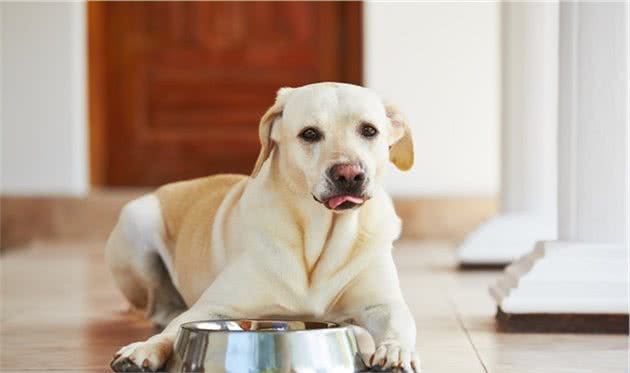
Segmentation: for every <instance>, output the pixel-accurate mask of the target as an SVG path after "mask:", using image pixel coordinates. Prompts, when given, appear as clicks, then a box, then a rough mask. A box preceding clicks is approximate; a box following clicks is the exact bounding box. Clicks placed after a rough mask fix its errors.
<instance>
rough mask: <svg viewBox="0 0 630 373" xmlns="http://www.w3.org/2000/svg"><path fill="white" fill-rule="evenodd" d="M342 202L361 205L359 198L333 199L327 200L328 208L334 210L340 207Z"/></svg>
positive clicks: (361, 200)
mask: <svg viewBox="0 0 630 373" xmlns="http://www.w3.org/2000/svg"><path fill="white" fill-rule="evenodd" d="M344 202H352V203H356V204H359V203H363V199H362V198H360V197H355V196H339V197H333V198H331V199H329V200H328V207H330V208H331V209H335V208H337V206H339V205H341V204H342V203H344Z"/></svg>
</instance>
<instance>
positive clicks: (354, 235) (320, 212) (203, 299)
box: [106, 83, 420, 372]
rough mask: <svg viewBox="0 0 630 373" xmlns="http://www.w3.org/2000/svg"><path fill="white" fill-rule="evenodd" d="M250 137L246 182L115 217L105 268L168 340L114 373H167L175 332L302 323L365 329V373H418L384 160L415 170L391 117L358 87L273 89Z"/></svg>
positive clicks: (224, 180)
mask: <svg viewBox="0 0 630 373" xmlns="http://www.w3.org/2000/svg"><path fill="white" fill-rule="evenodd" d="M259 134H260V142H261V144H262V149H261V151H260V155H259V157H258V160H257V162H256V165H255V167H254V170H253V172H252V174H251V176H249V177H248V176H244V175H217V176H210V177H206V178H201V179H196V180H190V181H183V182H178V183H173V184H168V185H166V186H163V187H161V188H159V189H158V190H157V191H155V192H154V193H151V194H148V195H146V196H143V197H141V198H139V199H136V200H134V201H132V202H130V203H129V204H128V205H126V206H125V207H124V209H123V210H122V212H121V215H120V218H119V221H118V223H117V225H116V227H115V228H114V230H113V232H112V233H111V235H110V238H109V241H108V243H107V248H106V258H107V262H108V265H109V267H110V269H111V271H112V273H113V275H114V278H115V281H116V283H117V285H118V287H119V288H120V290H121V291H122V292H123V293H124V295H125V296H126V297H127V299H128V300H129V302H130V303H131V304H132V305H133V306H134V307H136V308H138V309H144V310H145V311H146V313H147V315H148V317H149V318H150V319H151V320H153V322H155V323H156V324H158V325H161V326H165V328H164V329H163V331H162V332H161V333H159V334H157V335H155V336H153V337H151V338H149V339H148V340H146V341H143V342H136V343H132V344H130V345H128V346H126V347H123V348H122V349H120V350H119V351H118V352H117V353H116V354H115V356H114V360H113V361H112V368H113V369H114V370H118V371H131V370H139V369H142V370H146V371H155V370H158V369H160V368H163V366H164V364H165V362H166V361H167V359H168V358H169V355H170V354H171V352H172V350H173V341H174V339H175V335H176V333H177V331H178V328H179V326H180V325H181V324H182V323H184V322H188V321H194V320H202V319H225V318H254V317H256V318H262V317H305V318H310V319H313V318H314V319H323V320H332V321H350V322H352V323H353V324H355V325H358V326H361V327H363V328H365V329H367V331H368V332H369V333H370V334H371V336H372V338H373V340H374V342H375V346H376V350H375V352H374V354H373V355H372V357H371V359H370V362H369V364H371V365H373V366H375V367H376V368H386V369H387V368H392V367H400V368H402V369H404V370H405V371H408V372H413V371H419V368H420V366H419V360H418V357H417V355H416V353H415V338H416V327H415V323H414V320H413V318H412V316H411V314H410V312H409V309H408V307H407V305H406V303H405V301H404V299H403V297H402V294H401V291H400V287H399V283H398V276H397V273H396V267H395V266H394V262H393V260H392V252H391V251H392V243H393V241H395V240H396V239H397V238H398V236H399V234H400V226H401V224H400V219H399V218H398V216H397V215H396V212H395V211H394V208H393V205H392V202H391V199H390V198H389V196H388V195H387V194H386V193H385V191H384V190H383V187H382V181H383V178H384V173H385V170H386V166H387V162H388V161H391V162H393V163H394V164H395V165H396V166H397V167H398V168H399V169H402V170H407V169H409V168H410V167H411V166H412V163H413V143H412V139H411V133H410V131H409V128H408V126H407V124H406V122H405V121H404V120H403V118H402V116H401V114H400V113H399V112H398V111H397V110H396V109H395V108H394V107H393V106H389V105H385V104H384V103H383V102H382V101H381V99H380V98H379V97H378V96H377V95H376V94H375V93H373V92H372V91H370V90H368V89H366V88H363V87H359V86H355V85H350V84H341V83H317V84H311V85H307V86H303V87H300V88H282V89H280V90H279V91H278V95H277V98H276V101H275V103H274V105H273V106H272V107H271V108H270V109H269V110H268V111H267V112H266V113H265V114H264V116H263V117H262V119H261V121H260V128H259Z"/></svg>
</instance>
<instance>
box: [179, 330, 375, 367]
mask: <svg viewBox="0 0 630 373" xmlns="http://www.w3.org/2000/svg"><path fill="white" fill-rule="evenodd" d="M364 369H365V365H364V363H363V361H362V360H361V355H360V353H359V349H358V346H357V341H356V339H355V336H354V333H353V332H352V329H351V328H350V327H348V326H345V325H340V324H336V323H329V322H319V321H295V320H292V321H289V320H254V319H251V320H216V321H196V322H191V323H186V324H183V325H182V326H181V328H180V330H179V334H178V335H177V339H176V341H175V349H174V352H173V356H172V357H171V359H170V361H169V363H168V370H169V371H171V372H212V373H215V372H216V373H218V372H230V373H250V372H252V373H253V372H256V373H258V372H274V373H275V372H277V373H281V372H296V373H306V372H308V373H350V372H360V371H363V370H364Z"/></svg>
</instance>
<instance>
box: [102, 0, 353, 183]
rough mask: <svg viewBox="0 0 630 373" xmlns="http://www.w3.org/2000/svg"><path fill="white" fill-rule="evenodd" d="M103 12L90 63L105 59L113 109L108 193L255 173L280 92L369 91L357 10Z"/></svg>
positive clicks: (108, 118) (279, 6) (185, 7)
mask: <svg viewBox="0 0 630 373" xmlns="http://www.w3.org/2000/svg"><path fill="white" fill-rule="evenodd" d="M90 6H92V7H93V5H90ZM98 7H99V8H98V9H100V10H99V12H100V13H99V12H97V14H99V16H100V17H101V19H100V20H99V22H95V24H100V25H103V26H102V27H103V30H101V33H102V35H103V37H102V44H104V45H103V46H102V47H103V50H104V53H100V54H96V53H90V55H93V54H95V55H104V56H105V61H101V62H100V63H102V64H104V68H102V67H101V68H100V69H98V70H102V71H104V74H105V77H104V79H100V81H105V82H106V83H105V92H106V94H105V101H106V102H105V103H104V104H103V103H99V104H98V105H102V106H104V110H101V111H103V112H104V116H105V118H104V119H102V120H101V121H100V122H101V123H102V124H101V125H104V126H105V129H104V131H101V132H103V133H104V134H105V136H106V140H105V142H106V144H105V146H100V148H102V149H105V151H106V154H105V156H103V155H100V157H99V158H100V159H103V160H104V161H103V162H104V163H105V164H104V165H103V167H102V173H103V175H102V177H101V178H100V179H103V180H104V183H105V184H106V185H137V186H140V185H142V186H145V185H159V184H163V183H166V182H170V181H175V180H181V179H187V178H192V177H199V176H204V175H209V174H214V173H224V172H239V173H248V172H250V170H251V168H252V167H253V163H254V161H255V159H256V156H257V153H258V148H259V145H258V138H257V126H258V121H259V118H260V117H261V115H262V114H263V113H264V112H265V110H266V109H267V108H268V107H269V106H270V105H271V104H272V103H273V100H274V95H275V92H276V91H277V89H278V88H279V87H283V86H298V85H303V84H307V83H311V82H316V81H333V80H334V81H347V82H352V83H358V84H360V83H361V82H360V71H361V70H360V68H361V66H360V54H358V53H357V50H358V51H360V49H357V47H356V45H354V44H357V43H361V40H360V22H357V21H356V20H357V19H360V17H361V14H360V11H361V7H360V3H337V2H107V3H103V4H100V5H98ZM91 13H94V11H92V12H91ZM92 18H93V16H90V19H92ZM90 30H91V31H90V32H93V30H92V28H91V27H90ZM93 39H94V38H90V40H91V41H92V40H93ZM90 48H91V49H92V48H95V46H92V45H91V46H90ZM90 63H91V64H92V63H99V62H96V61H92V60H91V61H90ZM91 68H92V66H91ZM93 81H97V82H98V81H99V79H91V83H92V82H93ZM98 105H96V106H98ZM93 163H94V162H93Z"/></svg>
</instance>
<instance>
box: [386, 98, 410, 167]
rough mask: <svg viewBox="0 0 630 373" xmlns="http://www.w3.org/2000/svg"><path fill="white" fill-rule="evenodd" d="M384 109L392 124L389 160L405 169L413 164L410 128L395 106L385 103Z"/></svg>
mask: <svg viewBox="0 0 630 373" xmlns="http://www.w3.org/2000/svg"><path fill="white" fill-rule="evenodd" d="M385 111H386V112H387V117H388V118H389V120H390V121H391V125H392V131H391V132H390V138H389V160H390V161H391V162H392V163H393V164H394V165H396V167H398V169H399V170H402V171H407V170H409V169H410V168H411V166H413V139H412V137H411V129H410V128H409V125H408V124H407V120H406V119H405V118H404V117H403V115H402V113H401V112H400V111H399V110H398V108H396V106H394V105H392V104H389V103H386V104H385Z"/></svg>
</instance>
